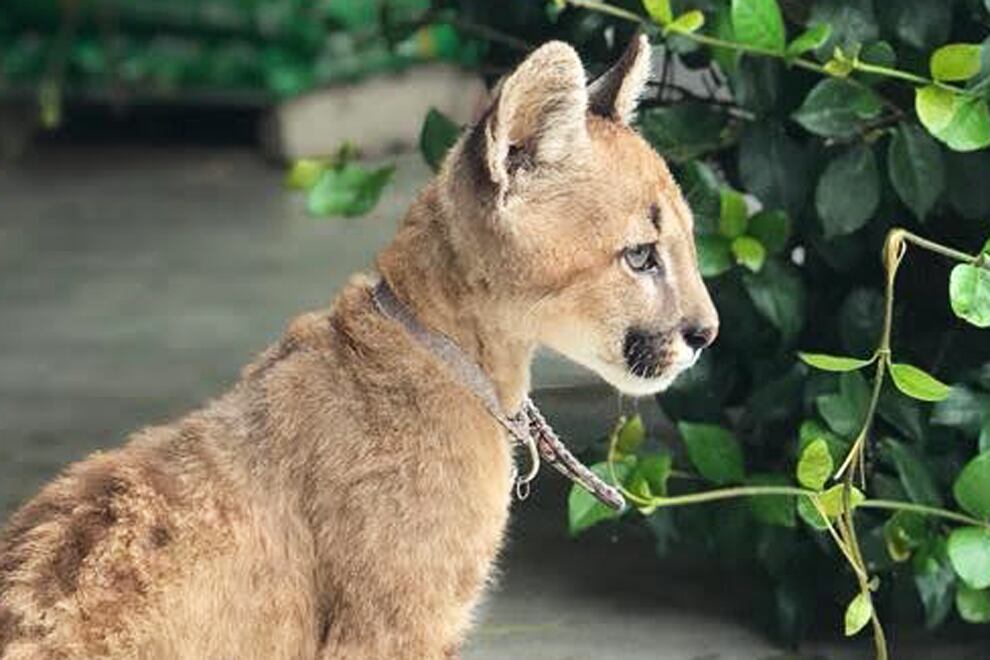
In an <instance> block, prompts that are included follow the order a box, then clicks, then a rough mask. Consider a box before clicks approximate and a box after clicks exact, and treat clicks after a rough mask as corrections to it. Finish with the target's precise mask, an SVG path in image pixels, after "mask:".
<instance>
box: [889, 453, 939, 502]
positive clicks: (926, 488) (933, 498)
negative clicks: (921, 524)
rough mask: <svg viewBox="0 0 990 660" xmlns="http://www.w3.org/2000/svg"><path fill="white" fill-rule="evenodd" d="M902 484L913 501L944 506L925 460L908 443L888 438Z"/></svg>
mask: <svg viewBox="0 0 990 660" xmlns="http://www.w3.org/2000/svg"><path fill="white" fill-rule="evenodd" d="M886 444H887V446H888V447H889V448H890V452H891V456H892V457H893V459H894V465H895V466H896V467H897V474H898V475H899V476H900V478H901V484H903V486H904V490H905V491H906V492H907V494H908V497H910V498H911V500H912V501H913V502H917V503H918V504H925V505H928V506H935V507H940V506H942V496H941V494H940V493H939V491H938V486H936V485H935V480H934V479H933V478H932V475H931V473H930V472H929V471H928V466H927V465H926V463H925V461H924V460H922V458H921V457H920V456H918V454H917V453H916V452H915V451H914V449H912V448H911V447H909V446H908V445H906V444H904V443H901V442H897V441H896V440H890V439H888V440H887V443H886Z"/></svg>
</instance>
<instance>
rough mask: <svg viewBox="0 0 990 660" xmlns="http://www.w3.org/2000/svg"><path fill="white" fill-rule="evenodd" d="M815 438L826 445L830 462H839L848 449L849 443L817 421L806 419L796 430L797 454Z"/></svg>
mask: <svg viewBox="0 0 990 660" xmlns="http://www.w3.org/2000/svg"><path fill="white" fill-rule="evenodd" d="M815 440H824V441H825V444H827V445H828V451H829V454H830V455H831V457H832V464H833V465H834V464H836V463H841V462H842V460H843V459H844V458H845V457H846V453H847V452H848V451H849V443H848V442H846V441H845V440H843V439H842V438H840V437H839V436H837V435H836V434H835V433H833V432H832V431H830V430H828V429H827V428H825V427H824V426H822V425H821V424H819V423H818V422H817V421H815V420H813V419H808V420H805V421H803V422H801V427H800V429H799V430H798V454H799V455H800V454H801V453H802V452H804V450H805V449H807V447H808V445H810V444H811V443H812V442H814V441H815Z"/></svg>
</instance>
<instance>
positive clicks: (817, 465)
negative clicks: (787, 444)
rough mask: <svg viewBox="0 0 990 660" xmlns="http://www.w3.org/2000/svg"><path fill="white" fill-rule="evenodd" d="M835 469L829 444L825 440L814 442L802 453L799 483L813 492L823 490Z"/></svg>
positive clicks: (798, 468) (799, 462) (799, 464)
mask: <svg viewBox="0 0 990 660" xmlns="http://www.w3.org/2000/svg"><path fill="white" fill-rule="evenodd" d="M834 467H835V466H834V464H833V463H832V454H831V453H830V452H829V449H828V443H827V442H825V440H823V439H818V440H814V441H812V442H811V443H810V444H809V445H808V446H807V447H805V449H804V451H803V452H801V459H800V460H799V461H798V465H797V480H798V483H799V484H801V485H802V486H804V487H805V488H809V489H811V490H821V489H822V488H823V487H824V486H825V482H826V481H828V479H829V477H831V476H832V470H833V469H834Z"/></svg>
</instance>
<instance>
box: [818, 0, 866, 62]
mask: <svg viewBox="0 0 990 660" xmlns="http://www.w3.org/2000/svg"><path fill="white" fill-rule="evenodd" d="M808 22H809V23H825V24H827V25H830V26H831V27H832V35H831V36H830V37H829V39H828V40H827V41H826V42H825V44H824V45H823V46H822V47H821V48H820V49H819V51H818V52H819V54H822V56H823V57H824V55H825V54H827V53H831V52H832V49H833V47H834V46H836V45H838V46H842V47H844V48H847V47H851V46H853V45H855V44H865V43H868V42H870V41H873V40H874V39H876V38H877V20H876V16H875V15H874V13H873V2H872V1H871V0H843V1H842V2H814V3H812V7H811V14H810V15H809V17H808Z"/></svg>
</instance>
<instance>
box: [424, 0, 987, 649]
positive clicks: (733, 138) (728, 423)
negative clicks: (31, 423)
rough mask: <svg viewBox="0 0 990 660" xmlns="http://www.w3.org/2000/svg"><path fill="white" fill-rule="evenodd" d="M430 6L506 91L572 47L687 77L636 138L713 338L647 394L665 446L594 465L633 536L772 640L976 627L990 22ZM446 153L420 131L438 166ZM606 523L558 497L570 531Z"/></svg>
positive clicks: (894, 6) (700, 5) (727, 1)
mask: <svg viewBox="0 0 990 660" xmlns="http://www.w3.org/2000/svg"><path fill="white" fill-rule="evenodd" d="M436 4H437V5H441V6H443V7H446V8H448V9H450V8H454V9H456V10H457V11H459V12H461V14H462V15H463V17H464V18H465V20H467V21H471V22H475V23H476V24H483V25H485V26H486V27H487V29H488V30H489V31H490V33H491V34H492V35H493V37H492V41H491V42H490V43H489V44H488V45H487V46H486V51H485V52H486V55H485V61H486V63H487V64H488V65H489V66H491V67H495V68H496V69H497V68H498V67H504V66H507V65H508V64H509V63H510V62H511V61H512V60H514V59H517V58H518V57H519V53H518V52H515V49H514V46H515V45H516V44H517V43H518V42H519V41H523V42H526V43H538V42H541V41H544V40H546V39H548V38H564V39H566V40H568V41H570V42H571V43H573V44H574V45H575V46H576V47H578V48H579V50H580V51H581V52H582V55H583V57H584V58H585V61H586V62H590V63H591V68H592V69H593V71H600V70H601V69H602V68H604V66H606V65H607V64H608V63H609V62H611V61H614V59H615V58H616V57H617V56H618V53H619V52H620V50H621V48H622V47H623V46H624V44H625V43H626V41H627V40H628V37H629V36H630V35H631V34H632V32H633V31H634V30H637V29H639V30H645V31H646V32H647V33H648V34H650V35H651V37H653V38H654V40H655V41H657V42H661V43H663V44H664V46H665V47H666V49H667V51H668V52H669V53H673V54H674V57H675V58H676V59H677V60H678V61H679V62H680V64H681V65H682V66H681V67H674V66H670V65H668V64H665V65H663V67H662V72H661V75H660V78H659V80H657V81H656V83H655V86H654V88H653V92H654V93H653V94H652V95H651V96H650V97H649V98H648V99H646V101H645V103H644V106H643V109H642V111H641V114H640V118H639V130H640V131H641V132H642V133H643V135H644V136H645V137H646V138H647V139H648V140H650V141H651V143H652V144H653V145H654V146H655V147H656V148H657V150H658V151H660V152H661V153H663V154H664V155H665V156H666V157H667V159H668V161H669V162H670V163H671V164H672V166H673V167H674V169H675V173H676V175H677V177H678V180H679V181H680V183H681V186H682V189H683V191H684V193H685V195H686V197H687V198H688V200H689V203H690V204H691V206H692V208H693V210H694V213H695V218H696V233H697V236H696V240H697V247H698V253H699V263H700V266H701V269H702V271H703V274H704V275H705V277H706V281H707V283H708V285H709V288H710V290H711V291H712V294H713V296H714V298H715V300H716V305H717V307H718V309H719V311H720V314H721V318H722V333H721V336H720V339H719V341H718V342H717V343H716V345H715V346H714V347H713V348H712V349H711V350H709V351H707V352H706V353H705V355H704V357H703V358H702V359H701V360H700V362H699V363H698V365H697V366H696V367H695V368H694V369H693V370H691V371H690V372H689V373H687V374H686V375H685V376H683V377H682V378H681V379H680V380H679V381H678V382H677V383H675V385H674V386H673V387H672V388H671V390H670V391H669V392H667V393H665V394H664V395H662V396H661V397H660V398H659V404H660V406H661V407H662V408H663V410H664V411H665V412H666V413H667V414H668V415H669V416H670V417H672V418H673V420H674V421H676V423H677V426H678V428H679V430H680V436H681V438H680V441H679V442H678V443H676V444H674V445H671V444H669V443H665V442H663V441H662V440H660V439H657V438H648V437H647V434H646V432H645V430H644V427H643V424H642V420H641V419H640V418H639V417H633V418H632V419H629V420H620V423H619V424H618V425H617V426H616V429H615V432H614V433H613V434H612V435H611V437H610V438H609V439H608V441H607V442H605V443H603V444H602V446H601V447H599V448H598V451H599V454H598V458H599V459H601V462H599V463H597V464H596V465H595V466H594V469H595V470H596V471H597V472H598V473H599V474H602V475H605V476H608V477H609V478H611V479H612V480H613V481H615V482H616V483H618V484H621V485H622V486H623V488H624V489H625V491H626V493H627V495H628V496H629V497H630V499H631V500H632V501H633V502H635V503H636V504H637V509H638V512H633V513H631V514H627V521H628V520H636V521H640V522H641V523H642V524H643V525H645V527H646V529H648V530H650V532H651V533H652V534H653V535H654V536H655V538H656V542H657V543H656V545H657V548H658V552H659V553H660V554H664V553H665V552H668V551H669V550H670V549H671V548H672V547H676V546H681V547H685V546H686V547H690V548H692V549H694V550H697V549H704V550H706V551H708V552H710V553H711V555H712V556H713V557H717V558H718V559H719V560H720V561H722V562H724V563H725V564H727V565H728V566H731V567H739V566H748V567H751V568H754V569H755V570H757V571H758V572H759V573H760V574H761V575H762V576H763V577H765V578H766V580H765V583H766V585H767V588H766V594H765V604H766V607H762V608H756V609H758V610H759V611H760V612H763V613H766V614H767V615H768V619H769V621H768V623H770V624H772V627H773V629H774V631H775V632H776V633H777V634H778V635H780V636H782V637H784V638H787V639H791V640H796V639H798V638H800V637H801V636H802V635H803V634H804V633H805V632H806V631H807V630H808V628H809V626H810V625H811V623H812V622H814V621H816V620H820V619H822V611H823V608H821V607H820V605H821V603H822V602H832V603H834V604H835V606H834V608H833V609H834V611H835V612H837V613H840V612H843V611H844V612H845V622H844V627H845V631H846V633H847V634H850V635H852V634H855V633H857V632H858V631H859V630H861V629H862V628H864V627H865V626H867V625H868V624H870V623H871V622H872V630H873V633H874V639H875V648H876V653H877V656H878V657H886V656H887V649H886V642H885V638H884V634H883V628H882V624H881V621H882V617H881V616H879V615H878V613H881V614H882V613H885V612H894V611H904V610H905V609H907V610H909V611H912V610H916V611H917V615H918V616H919V617H922V618H923V620H924V622H925V625H926V626H927V627H929V628H934V627H937V626H939V625H940V624H942V623H943V622H945V621H946V620H947V619H949V618H950V617H953V616H957V617H958V618H960V619H962V620H963V621H965V622H969V623H975V624H980V623H988V622H990V342H988V341H987V336H986V334H981V332H980V329H981V328H986V327H988V326H990V270H988V268H990V242H988V241H987V237H988V235H990V223H988V219H990V185H988V184H990V150H988V149H987V146H988V145H990V112H988V107H987V99H988V98H990V47H988V46H987V44H988V43H990V42H987V41H984V39H985V38H986V33H987V31H988V28H990V2H988V1H984V0H945V1H937V2H936V1H934V0H780V2H779V4H778V2H777V0H643V2H642V4H640V3H639V2H634V1H632V0H625V1H623V2H618V3H615V4H604V3H601V2H597V1H595V0H556V1H553V2H549V3H548V4H546V5H545V6H543V5H541V4H540V3H538V2H519V3H508V4H507V5H505V6H504V7H502V6H500V7H499V8H498V10H497V11H496V10H495V9H494V8H493V7H492V6H491V5H493V4H494V3H485V2H481V1H480V0H460V1H458V2H450V1H446V2H438V3H436ZM499 35H508V37H509V38H496V37H498V36H499ZM665 61H667V62H669V61H670V60H668V59H665ZM685 70H686V71H687V72H688V73H689V74H690V75H691V76H692V77H693V79H694V82H693V83H692V84H687V83H686V82H685V81H684V80H682V79H681V78H682V77H683V76H685V75H686V74H685ZM699 89H700V90H705V91H699ZM452 133H453V131H452V130H451V127H450V125H449V124H448V123H446V122H445V121H444V120H443V118H442V117H439V116H437V115H436V114H435V113H431V117H430V118H429V119H428V121H427V122H426V123H425V125H424V132H423V147H424V154H425V155H426V156H427V158H428V160H429V161H430V162H431V163H432V164H434V165H436V163H438V162H439V160H440V158H441V157H442V156H441V155H440V154H442V153H443V149H444V147H445V145H446V144H447V143H448V142H449V140H450V139H451V134H452ZM922 235H924V236H925V237H926V238H922V237H921V236H922ZM950 245H951V246H954V247H957V248H960V249H959V250H957V249H953V248H950V247H948V246H950ZM902 266H903V267H902ZM895 294H896V295H895ZM801 351H806V352H801ZM704 502H709V503H710V504H708V505H706V506H692V507H687V506H683V505H686V504H701V503H704ZM614 517H615V514H613V513H611V512H610V511H609V510H608V509H606V508H605V507H603V506H602V505H600V504H598V503H597V502H596V501H595V500H594V499H593V498H591V496H589V495H588V494H587V493H585V492H584V491H581V490H578V489H575V490H574V491H573V492H572V493H571V495H570V499H569V522H570V528H571V530H572V532H573V533H575V534H578V533H581V532H583V531H584V530H586V529H588V528H589V527H591V526H593V525H597V524H602V523H604V522H606V521H608V520H609V519H611V518H614ZM627 521H622V524H625V523H626V522H627ZM612 524H614V523H612ZM843 575H845V576H847V577H848V579H845V578H842V577H841V576H843ZM905 585H906V587H907V588H905ZM909 591H913V592H914V595H913V596H909ZM953 613H954V614H953Z"/></svg>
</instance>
